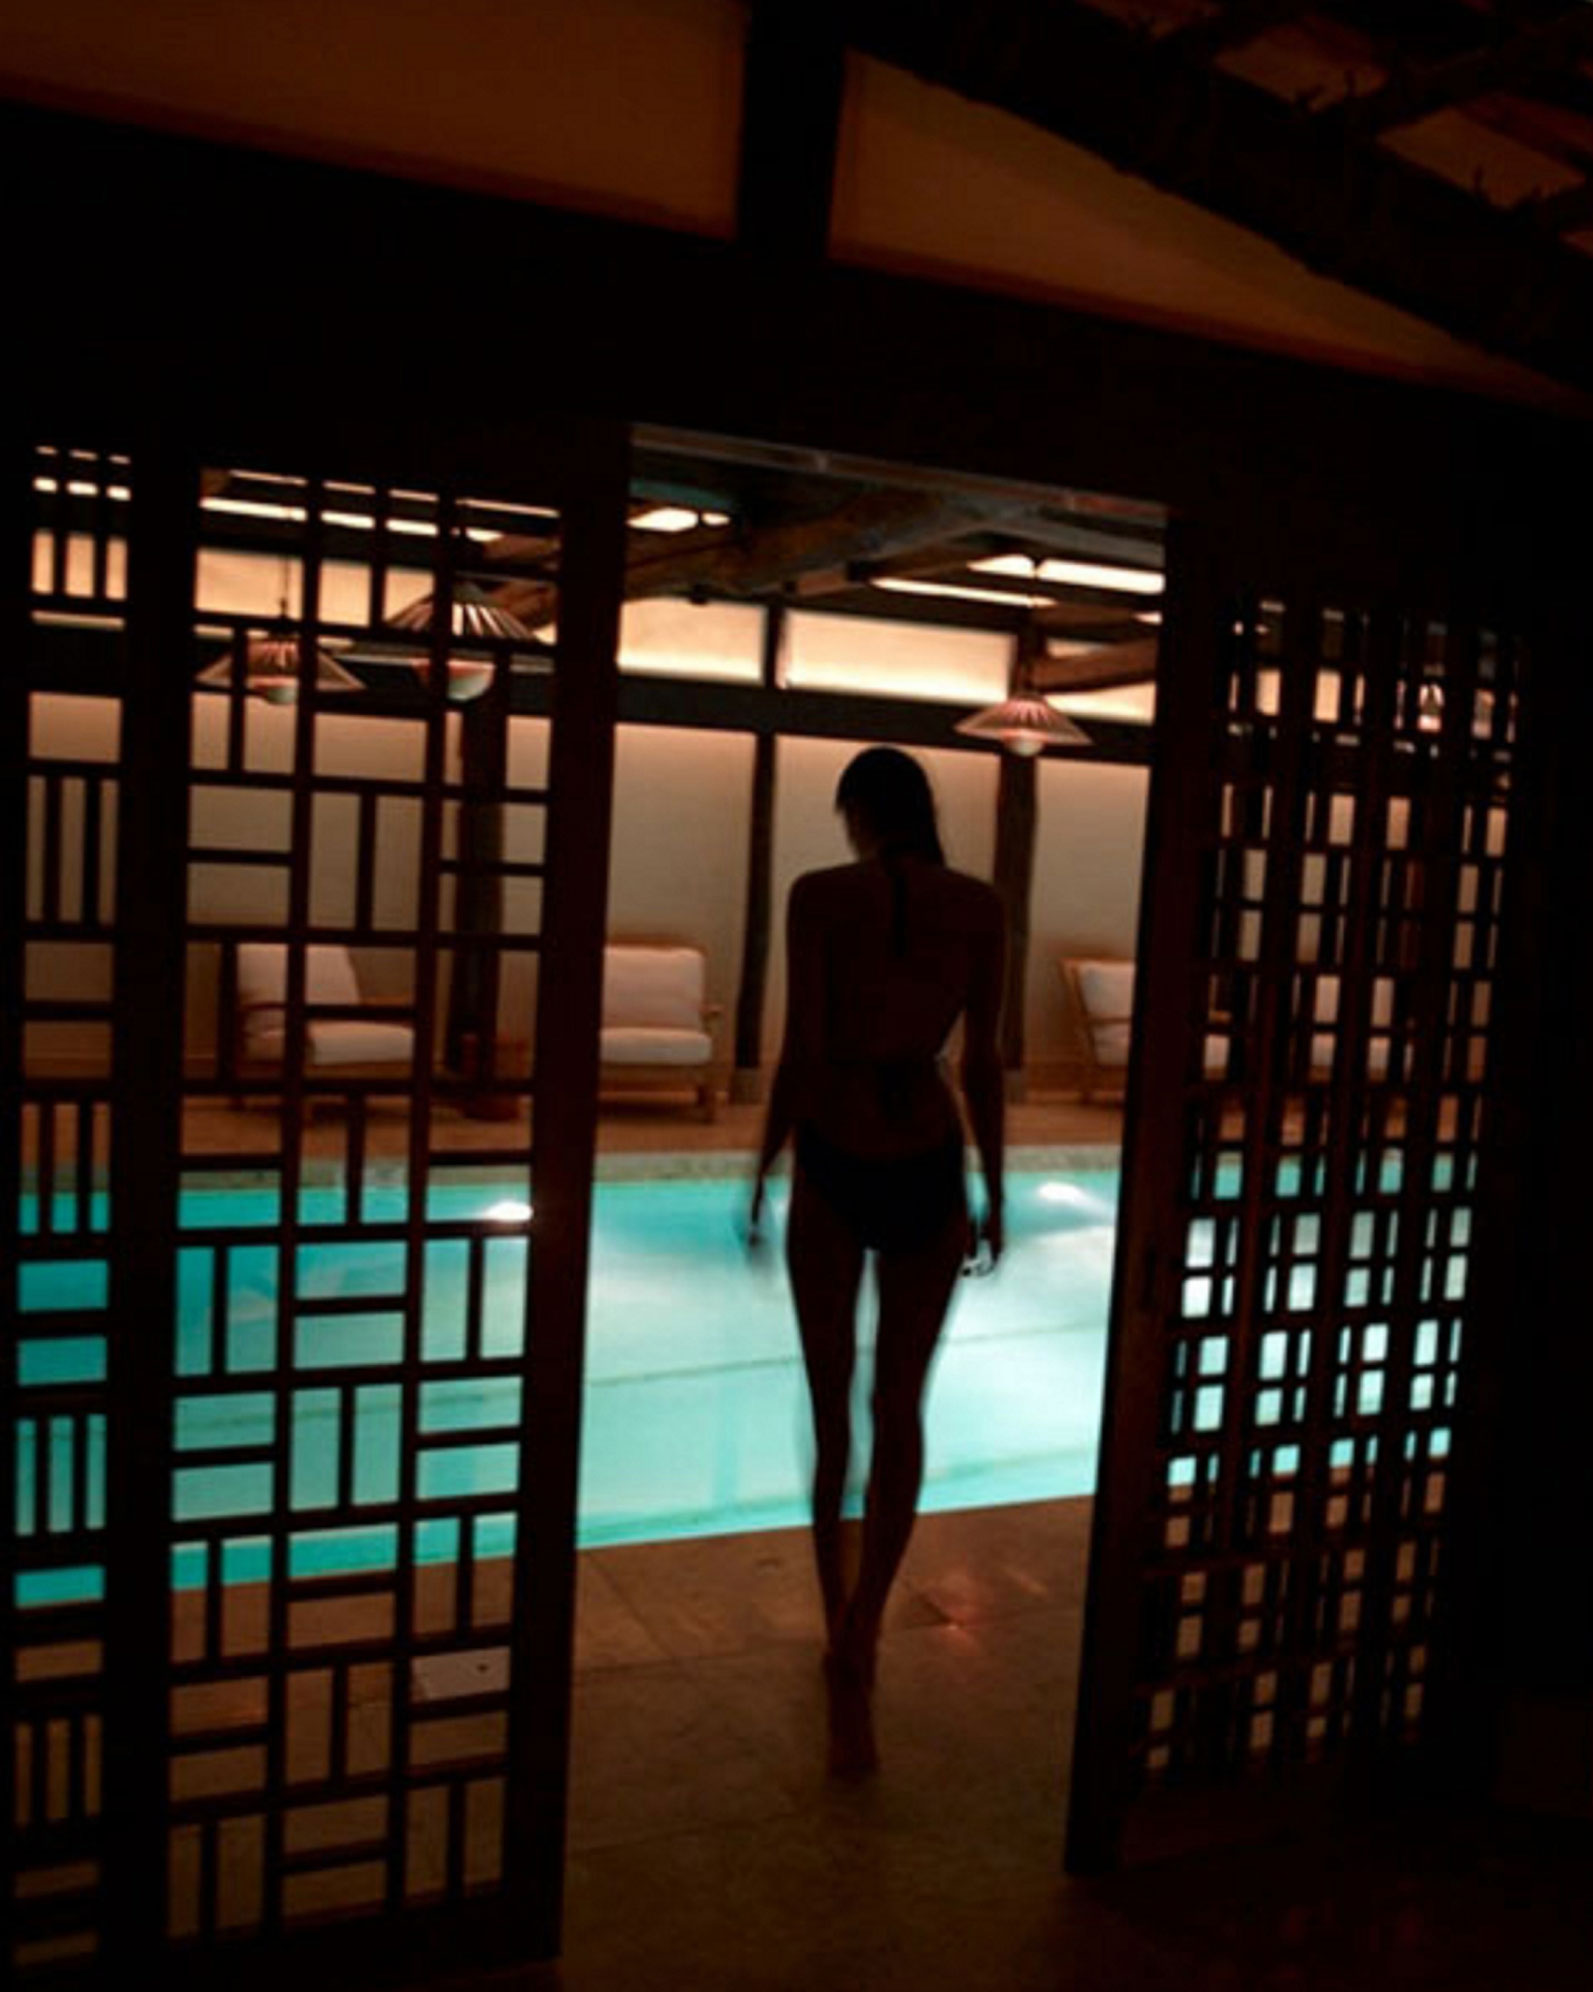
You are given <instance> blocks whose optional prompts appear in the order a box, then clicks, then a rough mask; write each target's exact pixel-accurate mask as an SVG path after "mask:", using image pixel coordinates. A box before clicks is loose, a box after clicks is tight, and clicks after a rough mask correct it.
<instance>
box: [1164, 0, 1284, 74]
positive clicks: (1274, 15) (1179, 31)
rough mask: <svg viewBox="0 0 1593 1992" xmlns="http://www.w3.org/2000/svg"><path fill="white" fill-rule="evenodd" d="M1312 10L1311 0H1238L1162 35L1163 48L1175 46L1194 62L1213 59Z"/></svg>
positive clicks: (1256, 39)
mask: <svg viewBox="0 0 1593 1992" xmlns="http://www.w3.org/2000/svg"><path fill="white" fill-rule="evenodd" d="M1310 11H1311V0H1236V3H1235V4H1234V5H1232V6H1228V7H1224V8H1222V9H1221V10H1220V11H1219V12H1217V13H1214V14H1208V15H1207V16H1206V17H1205V19H1204V20H1200V21H1188V22H1186V23H1185V24H1184V26H1182V27H1179V28H1172V29H1170V30H1169V31H1168V33H1167V34H1165V35H1164V36H1163V37H1162V38H1161V45H1162V47H1163V48H1175V49H1177V51H1178V53H1179V54H1180V55H1182V56H1185V57H1187V58H1189V59H1190V60H1192V61H1195V62H1210V61H1212V60H1214V59H1215V58H1216V57H1217V56H1219V55H1224V54H1226V53H1227V51H1228V50H1229V49H1235V48H1243V47H1244V46H1245V44H1246V43H1247V42H1253V41H1258V40H1259V39H1260V38H1261V36H1262V35H1266V34H1271V33H1272V31H1273V30H1274V29H1275V28H1283V27H1287V26H1288V25H1289V24H1290V23H1291V22H1293V21H1297V20H1299V18H1300V16H1301V15H1302V14H1307V13H1309V12H1310Z"/></svg>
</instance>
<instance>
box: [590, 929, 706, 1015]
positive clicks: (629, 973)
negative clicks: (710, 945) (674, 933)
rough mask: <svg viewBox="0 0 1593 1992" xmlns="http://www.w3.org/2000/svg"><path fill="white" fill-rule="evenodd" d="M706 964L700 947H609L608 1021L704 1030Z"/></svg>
mask: <svg viewBox="0 0 1593 1992" xmlns="http://www.w3.org/2000/svg"><path fill="white" fill-rule="evenodd" d="M706 966H707V965H706V963H705V961H704V959H703V953H702V950H701V949H700V948H669V947H644V946H639V945H635V944H628V943H624V942H619V943H614V944H611V945H610V946H608V947H606V948H604V950H603V1022H604V1025H605V1026H608V1025H615V1026H618V1027H621V1028H626V1029H629V1028H631V1027H635V1026H639V1027H641V1028H644V1029H650V1030H677V1031H693V1032H696V1033H699V1034H700V1033H701V1031H702V1012H703V985H704V977H705V974H706Z"/></svg>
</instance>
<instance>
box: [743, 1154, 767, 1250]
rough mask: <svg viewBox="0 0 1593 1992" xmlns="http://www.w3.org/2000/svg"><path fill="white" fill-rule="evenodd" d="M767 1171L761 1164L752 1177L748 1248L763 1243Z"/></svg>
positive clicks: (748, 1217) (753, 1247)
mask: <svg viewBox="0 0 1593 1992" xmlns="http://www.w3.org/2000/svg"><path fill="white" fill-rule="evenodd" d="M766 1175H767V1171H766V1170H765V1169H763V1168H762V1167H761V1166H760V1167H759V1169H758V1171H757V1173H756V1174H755V1175H754V1176H753V1179H752V1202H751V1203H750V1204H749V1205H748V1207H747V1249H748V1250H749V1251H755V1250H756V1249H757V1248H758V1246H760V1245H761V1244H762V1243H763V1187H764V1179H765V1177H766Z"/></svg>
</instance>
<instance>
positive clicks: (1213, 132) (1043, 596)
mask: <svg viewBox="0 0 1593 1992" xmlns="http://www.w3.org/2000/svg"><path fill="white" fill-rule="evenodd" d="M756 4H757V5H758V6H759V7H761V8H763V9H765V10H767V11H769V12H772V13H776V14H783V17H784V18H785V19H786V20H787V21H788V22H789V21H793V20H795V21H797V22H798V23H799V25H798V27H797V28H796V29H795V30H792V31H794V32H797V33H798V34H800V35H812V34H814V33H819V34H824V35H828V36H830V37H831V38H832V45H833V40H834V38H837V37H838V38H839V39H840V40H842V41H844V43H845V44H846V45H847V46H850V47H852V48H855V49H858V50H861V51H863V52H865V53H867V54H870V55H873V56H876V57H879V58H881V59H883V60H885V61H888V62H890V63H893V64H895V65H897V66H898V67H901V68H905V69H907V70H909V71H912V72H914V73H915V74H917V75H919V76H920V77H923V78H925V79H927V80H930V81H932V82H935V83H937V84H942V85H945V86H947V87H949V88H951V89H953V90H956V91H958V92H959V93H961V94H962V95H964V96H967V97H970V98H973V99H976V100H978V101H981V102H985V103H989V104H992V105H996V106H999V107H1000V108H1002V109H1004V110H1007V111H1009V112H1012V113H1015V114H1016V115H1018V116H1020V117H1022V118H1024V119H1025V120H1027V121H1028V122H1030V123H1032V124H1034V125H1037V126H1039V127H1041V128H1043V129H1045V130H1047V131H1049V132H1052V133H1054V134H1056V135H1058V136H1059V137H1062V138H1064V139H1067V140H1069V141H1071V142H1073V143H1075V144H1078V145H1080V146H1082V147H1084V148H1086V149H1087V150H1089V151H1091V152H1094V153H1097V154H1099V155H1100V156H1102V157H1103V158H1106V159H1108V160H1110V161H1111V162H1112V163H1114V164H1115V165H1117V166H1119V167H1121V168H1122V169H1123V170H1124V171H1126V172H1130V173H1134V174H1137V175H1139V176H1141V177H1143V178H1144V179H1146V180H1148V181H1151V182H1152V183H1154V184H1155V185H1157V186H1158V187H1161V188H1163V189H1165V190H1167V191H1168V192H1171V193H1173V194H1176V195H1178V196H1180V197H1181V198H1183V199H1185V200H1188V201H1191V202H1194V203H1196V204H1198V205H1199V206H1201V207H1203V208H1206V209H1208V210H1210V211H1211V212H1213V213H1216V214H1218V215H1221V216H1223V217H1224V218H1226V219H1228V220H1230V221H1233V222H1236V223H1238V224H1240V225H1242V226H1243V227H1245V228H1247V229H1249V230H1251V231H1252V232H1254V233H1256V234H1258V235H1261V236H1263V237H1265V238H1266V239H1268V240H1270V241H1272V242H1274V243H1276V244H1277V245H1279V246H1280V247H1281V248H1283V249H1284V250H1286V251H1288V252H1289V253H1291V254H1293V255H1294V256H1296V257H1297V258H1299V259H1300V260H1301V261H1302V262H1303V263H1305V264H1306V265H1308V266H1309V267H1310V268H1312V269H1314V270H1316V271H1318V272H1321V273H1323V274H1326V275H1328V276H1331V277H1333V278H1336V279H1338V280H1340V281H1342V282H1344V283H1346V284H1348V285H1350V286H1352V287H1353V288H1355V289H1357V290H1359V291H1362V292H1364V293H1366V294H1368V295H1371V296H1374V297H1377V298H1380V299H1382V300H1384V301H1386V302H1388V303H1391V304H1394V305H1397V306H1399V307H1401V308H1403V309H1405V310H1407V311H1410V312H1412V313H1414V314H1416V315H1417V316H1419V317H1421V318H1423V319H1425V320H1427V321H1428V322H1429V323H1431V324H1434V325H1437V326H1440V327H1442V328H1443V329H1445V330H1447V331H1449V332H1451V333H1453V334H1454V335H1456V336H1457V337H1459V338H1462V339H1464V340H1467V341H1470V342H1472V343H1474V344H1476V345H1478V346H1481V347H1483V348H1485V349H1487V350H1489V351H1492V352H1495V353H1498V354H1500V355H1503V356H1505V357H1508V358H1509V359H1512V360H1514V361H1516V362H1518V363H1521V364H1523V365H1525V366H1528V367H1530V368H1533V369H1535V370H1537V371H1538V372H1539V373H1541V374H1543V375H1546V376H1548V377H1550V378H1553V379H1556V380H1559V381H1562V382H1565V383H1568V384H1570V385H1572V386H1574V387H1577V388H1587V387H1593V4H1588V0H1577V4H1567V0H1398V4H1384V3H1383V0H1331V3H1330V4H1313V5H1304V4H1298V0H825V4H824V5H822V6H821V5H818V4H817V0H756ZM793 10H795V11H793ZM814 78H818V79H821V80H820V81H817V82H815V81H814ZM825 78H827V79H828V80H827V82H826V81H823V80H822V79H825ZM773 87H774V89H775V92H776V96H777V97H781V96H783V97H784V99H785V102H784V103H783V104H782V106H781V116H782V117H787V116H789V115H790V112H789V109H788V105H789V98H790V94H791V93H792V92H796V93H800V92H801V91H802V90H804V89H812V90H813V91H814V92H815V94H817V93H818V92H819V91H821V90H822V89H828V90H829V91H830V92H831V102H830V104H829V106H828V109H826V107H825V106H823V105H817V104H816V105H815V106H814V112H813V117H812V119H811V123H812V125H813V127H814V129H815V130H827V131H828V132H829V133H830V137H831V139H832V140H833V112H834V109H835V104H836V102H838V92H839V88H840V81H839V72H838V69H837V68H836V67H835V65H834V64H831V65H830V66H829V68H828V69H826V68H825V66H824V65H823V64H817V65H815V66H814V67H813V69H812V71H811V74H809V72H807V71H805V70H803V69H801V68H800V67H798V68H796V69H794V70H788V69H787V68H786V67H784V66H782V64H781V63H779V62H777V63H776V64H775V65H774V72H773ZM827 116H828V117H829V118H830V120H831V121H830V123H829V124H828V125H826V123H825V119H826V117H827ZM750 117H751V112H750V111H749V118H750ZM798 129H800V126H799V127H798ZM776 135H777V136H778V135H780V134H779V133H777V134H776ZM827 170H828V169H827V167H826V171H827ZM633 494H634V495H633V503H632V520H633V525H634V528H635V529H634V530H633V531H632V532H631V533H630V535H629V549H628V573H627V594H628V595H629V596H630V597H632V598H641V597H648V596H651V597H658V596H675V597H681V598H686V599H690V600H696V601H714V600H733V601H743V602H759V603H773V602H782V603H785V604H787V605H791V606H796V607H800V608H804V609H813V610H819V611H825V610H834V611H844V612H846V613H850V614H857V615H885V616H892V617H896V618H905V619H909V620H912V621H916V622H935V623H942V624H954V625H961V626H964V627H972V628H978V629H985V630H995V631H1002V632H1007V633H1010V634H1011V635H1012V636H1013V638H1014V656H1015V658H1017V657H1018V656H1020V655H1021V656H1022V657H1023V658H1024V660H1025V663H1026V665H1030V666H1032V675H1033V678H1034V681H1035V682H1036V683H1037V684H1038V685H1039V686H1041V687H1042V688H1044V689H1050V690H1066V689H1079V690H1085V689H1096V688H1102V687H1106V686H1111V685H1120V684H1128V683H1134V682H1139V681H1143V680H1145V679H1147V678H1149V677H1150V676H1151V675H1152V673H1153V670H1154V655H1155V638H1154V631H1153V628H1152V627H1151V626H1150V625H1152V624H1153V622H1154V615H1155V608H1156V596H1155V590H1156V588H1157V587H1158V586H1159V582H1158V580H1157V577H1159V574H1160V569H1161V560H1162V535H1163V528H1164V520H1163V517H1162V514H1161V513H1160V511H1159V509H1158V508H1156V507H1155V506H1150V505H1145V504H1140V503H1135V502H1132V501H1128V500H1120V499H1111V498H1106V497H1101V496H1096V495H1091V494H1084V493H1077V492H1060V491H1059V492H1046V493H1038V494H1037V493H1035V492H1033V491H1023V492H1003V491H999V490H997V491H991V490H987V489H978V488H962V487H956V488H949V487H944V486H934V485H931V484H928V483H925V482H924V481H922V480H919V481H912V480H911V479H910V478H909V477H908V476H906V475H905V474H902V475H897V474H894V473H892V472H889V471H878V470H875V471H870V470H868V469H865V468H861V467H852V468H850V469H838V468H837V467H836V466H835V465H833V464H832V463H830V462H828V461H826V460H822V459H818V458H813V459H808V460H804V459H801V458H797V457H793V456H792V455H791V453H789V452H787V453H785V454H784V456H783V457H781V458H774V457H771V456H768V455H764V456H760V455H759V453H758V452H757V451H755V450H748V451H744V452H739V453H738V452H736V451H733V450H732V451H726V450H723V449H718V448H708V449H702V448H693V447H691V446H690V445H689V444H688V443H686V442H684V441H681V442H672V441H671V440H670V439H668V438H652V439H649V440H646V441H644V442H643V444H642V446H641V447H640V448H639V449H638V451H637V455H636V460H635V477H634V484H633ZM665 506H667V507H671V508H673V511H674V515H673V516H672V518H671V520H670V523H671V525H672V526H673V527H674V528H675V529H674V530H667V531H666V530H660V529H658V512H659V508H660V507H665ZM547 555H548V558H547V561H546V567H545V573H544V574H542V575H540V576H539V565H540V555H539V549H538V548H537V546H536V544H535V543H534V542H532V541H529V540H527V539H525V538H524V537H523V536H522V537H518V538H517V537H516V536H515V535H513V534H509V533H506V534H505V535H504V537H503V539H502V540H501V541H500V542H499V544H498V546H497V548H496V549H495V548H494V547H492V546H490V545H489V546H486V547H484V549H483V552H482V563H483V566H484V568H485V570H486V572H487V574H488V575H489V576H490V573H491V569H492V566H493V564H494V561H495V560H496V561H498V562H501V563H502V564H503V565H504V567H508V568H512V572H513V576H514V578H513V579H508V578H505V579H504V580H503V581H501V582H500V584H499V586H498V589H497V592H498V595H499V597H500V599H501V600H502V601H503V603H504V605H505V606H507V607H511V608H513V609H515V610H516V612H517V613H520V614H521V615H522V616H523V617H524V618H525V619H526V620H528V621H531V622H533V623H534V622H535V621H536V620H537V618H538V617H539V616H542V615H545V614H546V613H547V612H548V611H549V610H550V609H551V606H552V591H553V589H554V587H555V586H556V575H555V572H554V565H553V562H554V559H555V558H556V550H555V549H554V548H552V547H549V548H548V549H547ZM991 562H998V563H1000V565H999V566H997V567H994V568H993V567H992V566H990V565H989V563H991ZM1059 563H1060V564H1059ZM1125 570H1126V572H1125ZM1136 577H1140V578H1138V579H1137V578H1136Z"/></svg>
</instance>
